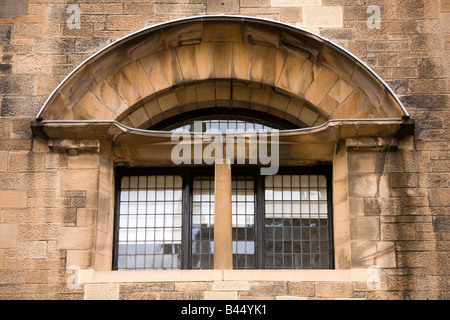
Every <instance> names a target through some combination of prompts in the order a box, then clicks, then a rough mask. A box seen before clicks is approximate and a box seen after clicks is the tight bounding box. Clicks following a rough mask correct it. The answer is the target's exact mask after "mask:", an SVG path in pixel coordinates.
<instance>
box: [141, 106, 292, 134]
mask: <svg viewBox="0 0 450 320" xmlns="http://www.w3.org/2000/svg"><path fill="white" fill-rule="evenodd" d="M227 111H230V109H229V108H217V107H216V108H202V109H197V110H191V111H187V112H184V113H182V114H177V115H174V116H171V117H169V118H166V119H163V120H161V121H159V122H157V123H155V124H153V125H152V126H150V127H149V128H148V129H147V130H157V131H170V130H171V129H167V128H171V127H173V126H175V125H177V124H181V123H183V122H184V121H187V120H196V119H197V118H203V117H212V118H213V117H214V116H230V117H233V116H234V117H239V118H246V117H248V118H249V119H252V120H260V121H262V122H268V123H272V124H274V125H276V126H278V127H280V128H283V129H279V130H291V129H299V128H301V127H299V126H297V125H295V124H293V123H292V122H290V121H289V120H286V119H283V118H280V117H277V116H274V115H272V114H269V113H266V112H262V111H258V110H250V109H243V108H232V113H229V112H228V113H227Z"/></svg>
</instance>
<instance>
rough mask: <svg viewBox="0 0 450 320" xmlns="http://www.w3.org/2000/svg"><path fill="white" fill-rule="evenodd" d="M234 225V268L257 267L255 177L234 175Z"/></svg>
mask: <svg viewBox="0 0 450 320" xmlns="http://www.w3.org/2000/svg"><path fill="white" fill-rule="evenodd" d="M231 194H232V203H231V206H232V212H233V217H232V226H233V267H234V269H252V268H256V250H255V245H256V244H255V241H256V239H255V221H256V219H255V215H256V211H255V203H254V202H255V188H254V178H253V177H251V176H249V177H246V176H237V177H232V181H231Z"/></svg>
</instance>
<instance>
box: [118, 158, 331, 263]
mask: <svg viewBox="0 0 450 320" xmlns="http://www.w3.org/2000/svg"><path fill="white" fill-rule="evenodd" d="M232 173H233V175H232V199H231V200H232V237H233V238H232V239H233V268H235V269H256V268H257V269H264V268H266V269H303V268H304V269H329V268H332V267H333V259H332V241H331V239H332V234H331V230H332V228H331V225H332V224H331V220H330V218H331V211H330V208H331V206H330V202H329V199H331V196H330V170H329V167H327V166H320V167H309V168H301V167H297V168H282V169H280V172H279V174H277V175H274V176H260V175H259V171H258V170H256V169H255V168H247V167H246V168H241V167H236V168H233V169H232ZM116 186H117V199H116V223H115V225H116V228H115V255H114V268H115V269H119V270H148V269H150V270H158V269H161V270H162V269H164V270H171V269H211V268H213V266H214V176H213V173H212V171H211V170H209V169H207V168H204V169H198V168H164V169H161V168H155V169H150V168H149V169H128V168H122V167H118V168H117V183H116Z"/></svg>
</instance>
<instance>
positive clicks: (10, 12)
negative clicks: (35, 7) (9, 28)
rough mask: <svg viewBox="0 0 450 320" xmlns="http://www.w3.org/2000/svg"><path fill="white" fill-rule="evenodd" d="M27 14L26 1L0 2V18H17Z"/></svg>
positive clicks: (9, 0)
mask: <svg viewBox="0 0 450 320" xmlns="http://www.w3.org/2000/svg"><path fill="white" fill-rule="evenodd" d="M27 14H28V0H3V1H1V2H0V18H5V17H19V16H24V15H27Z"/></svg>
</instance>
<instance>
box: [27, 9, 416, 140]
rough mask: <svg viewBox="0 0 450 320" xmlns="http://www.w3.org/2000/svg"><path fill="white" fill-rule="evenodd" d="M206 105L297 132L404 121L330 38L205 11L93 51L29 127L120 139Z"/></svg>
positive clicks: (380, 84) (390, 97)
mask: <svg viewBox="0 0 450 320" xmlns="http://www.w3.org/2000/svg"><path fill="white" fill-rule="evenodd" d="M209 107H217V108H220V107H231V108H247V109H255V110H258V111H264V112H267V113H270V114H273V115H276V116H278V117H281V118H284V119H286V120H289V121H291V122H293V123H295V124H297V125H298V126H299V127H300V128H304V129H299V130H298V132H297V133H298V134H299V135H305V134H312V135H314V132H316V131H317V130H319V131H320V130H335V128H336V127H339V125H338V124H340V125H341V124H344V123H346V124H348V125H349V126H350V127H349V128H356V127H357V128H362V127H364V125H365V124H367V125H369V124H370V126H372V127H373V126H374V125H375V124H378V125H379V126H386V125H387V123H389V124H390V125H389V127H388V129H389V130H387V131H388V132H389V134H388V135H389V136H392V134H393V133H392V132H393V131H394V133H395V134H396V133H397V132H402V130H403V129H401V128H403V127H404V125H405V124H407V123H410V120H409V114H408V112H407V111H406V109H405V108H404V106H403V105H402V103H401V101H400V100H399V99H398V98H397V97H396V96H395V94H394V93H393V91H392V90H391V89H390V88H389V87H388V86H387V85H386V83H385V82H384V81H383V80H382V79H381V78H379V77H378V76H377V75H376V74H375V73H374V72H373V71H372V70H371V69H370V68H369V67H367V66H366V65H365V64H364V63H363V62H362V61H361V60H359V59H358V58H356V57H355V56H353V55H352V54H351V53H349V52H347V51H346V50H344V49H342V48H341V47H339V46H337V45H335V44H333V43H331V42H330V41H328V40H326V39H324V38H322V37H320V36H317V35H314V34H312V33H310V32H308V31H305V30H302V29H299V28H296V27H293V26H289V25H286V24H283V23H279V22H275V21H269V20H263V19H259V18H250V17H240V16H202V17H193V18H187V19H181V20H176V21H171V22H167V23H164V24H160V25H156V26H152V27H149V28H146V29H143V30H141V31H138V32H136V33H134V34H131V35H129V36H127V37H125V38H123V39H120V40H118V41H116V42H114V43H112V44H111V45H109V46H108V47H106V48H104V49H103V50H101V51H100V52H98V53H96V54H95V55H93V56H92V57H91V58H89V59H87V60H86V61H85V62H84V63H82V64H81V65H80V66H79V67H77V68H76V69H75V70H74V71H73V72H72V73H71V74H70V75H69V76H68V77H67V78H66V79H65V80H64V81H63V82H62V83H61V84H60V85H59V86H58V87H57V88H56V89H55V91H54V92H53V93H52V94H51V96H50V97H49V98H48V100H47V101H46V103H45V104H44V106H43V107H42V109H41V110H40V112H39V114H38V115H37V117H36V122H35V123H34V125H33V128H34V132H35V133H38V134H40V135H41V136H46V137H49V136H51V132H53V131H52V128H56V127H60V126H65V127H68V126H71V127H73V126H74V124H75V123H78V124H82V125H83V126H85V125H86V123H96V124H99V123H103V124H107V126H108V127H111V126H113V127H114V128H115V129H114V130H112V131H111V130H109V132H110V133H111V132H113V131H114V132H116V134H117V135H121V134H123V133H130V134H131V133H132V134H139V135H142V134H144V135H146V134H147V135H148V134H150V133H149V132H148V131H147V130H145V129H146V128H148V127H149V126H151V125H154V124H156V123H157V122H159V121H161V120H163V119H165V118H167V117H170V116H173V115H175V114H179V113H183V112H185V111H191V110H195V109H199V108H209ZM357 123H358V126H356V124H357ZM98 127H99V128H100V127H101V126H98ZM394 127H395V128H396V129H393V128H394ZM305 128H306V129H305ZM378 128H380V127H378ZM72 129H73V128H72ZM98 130H100V129H98ZM79 131H80V132H79V133H77V134H78V136H77V137H80V136H83V130H79ZM90 131H91V134H92V131H95V130H94V129H91V130H90ZM100 131H101V130H100ZM363 131H364V130H361V129H349V130H347V131H346V130H343V131H342V130H340V131H339V132H340V133H339V134H340V135H342V134H344V135H345V134H348V135H349V136H352V134H353V133H352V132H356V133H355V134H357V135H358V136H361V134H362V132H363ZM375 131H381V132H386V130H375ZM403 131H404V130H403ZM63 132H64V130H60V131H59V132H58V134H59V135H60V136H61V134H62V133H63ZM74 132H77V130H71V131H70V130H67V133H66V134H68V135H70V134H72V135H74V134H75V133H74ZM343 132H344V133H343ZM375 133H376V132H372V133H368V134H367V135H368V136H374V135H375ZM55 134H56V132H55ZM155 134H156V133H153V135H155ZM289 134H290V135H292V132H291V133H289ZM377 134H378V133H377ZM395 134H394V135H395Z"/></svg>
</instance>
